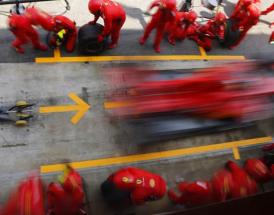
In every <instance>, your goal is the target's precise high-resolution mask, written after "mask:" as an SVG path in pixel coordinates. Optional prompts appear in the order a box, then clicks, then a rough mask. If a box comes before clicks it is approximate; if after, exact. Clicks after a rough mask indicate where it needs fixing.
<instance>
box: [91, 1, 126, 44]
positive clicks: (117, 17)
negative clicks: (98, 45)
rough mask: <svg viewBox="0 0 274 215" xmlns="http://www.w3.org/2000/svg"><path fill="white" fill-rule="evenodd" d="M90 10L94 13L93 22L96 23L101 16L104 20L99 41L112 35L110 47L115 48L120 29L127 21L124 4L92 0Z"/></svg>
mask: <svg viewBox="0 0 274 215" xmlns="http://www.w3.org/2000/svg"><path fill="white" fill-rule="evenodd" d="M89 10H90V12H91V13H92V14H93V15H94V20H93V21H92V22H90V23H91V24H96V22H97V20H98V19H99V17H102V18H103V20H104V30H103V32H102V33H101V35H99V37H98V41H99V42H101V41H103V40H104V38H105V37H106V36H109V35H110V36H111V43H110V45H109V48H110V49H112V48H115V47H116V46H117V44H118V41H119V37H120V31H121V28H122V27H123V25H124V23H125V21H126V12H125V10H124V8H123V7H122V5H120V4H119V3H117V2H115V1H111V0H90V1H89Z"/></svg>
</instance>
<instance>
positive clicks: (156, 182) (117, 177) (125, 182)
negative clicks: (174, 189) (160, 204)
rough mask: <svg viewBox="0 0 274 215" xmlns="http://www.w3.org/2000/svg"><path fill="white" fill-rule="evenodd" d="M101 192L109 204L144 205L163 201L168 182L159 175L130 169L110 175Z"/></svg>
mask: <svg viewBox="0 0 274 215" xmlns="http://www.w3.org/2000/svg"><path fill="white" fill-rule="evenodd" d="M101 191H102V194H103V196H104V197H105V199H106V200H107V201H108V202H109V203H112V204H113V203H129V204H130V203H131V204H134V205H142V204H144V203H145V202H146V201H153V200H158V199H161V198H162V197H163V196H164V195H165V192H166V182H165V181H164V179H163V178H162V177H161V176H159V175H156V174H153V173H150V172H148V171H146V170H142V169H138V168H134V167H128V168H123V169H120V170H118V171H117V172H115V173H113V174H112V175H110V176H109V177H108V179H107V180H106V181H105V182H104V183H103V184H102V185H101Z"/></svg>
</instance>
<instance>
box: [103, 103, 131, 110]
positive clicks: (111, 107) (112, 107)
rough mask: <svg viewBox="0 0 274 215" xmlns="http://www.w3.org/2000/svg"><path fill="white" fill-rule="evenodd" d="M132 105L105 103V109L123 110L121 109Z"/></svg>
mask: <svg viewBox="0 0 274 215" xmlns="http://www.w3.org/2000/svg"><path fill="white" fill-rule="evenodd" d="M129 105H130V103H129V102H123V101H122V102H119V101H117V102H105V103H104V108H105V109H114V108H121V107H127V106H129Z"/></svg>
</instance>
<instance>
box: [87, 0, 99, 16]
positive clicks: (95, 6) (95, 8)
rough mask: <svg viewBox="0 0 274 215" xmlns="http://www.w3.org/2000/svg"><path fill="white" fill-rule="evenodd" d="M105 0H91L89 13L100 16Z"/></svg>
mask: <svg viewBox="0 0 274 215" xmlns="http://www.w3.org/2000/svg"><path fill="white" fill-rule="evenodd" d="M102 5H103V0H90V1H89V3H88V8H89V11H90V12H91V13H92V14H98V13H100V12H101V8H102Z"/></svg>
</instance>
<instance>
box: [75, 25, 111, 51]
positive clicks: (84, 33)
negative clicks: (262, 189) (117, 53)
mask: <svg viewBox="0 0 274 215" xmlns="http://www.w3.org/2000/svg"><path fill="white" fill-rule="evenodd" d="M103 29H104V26H102V25H100V24H95V25H90V24H86V25H84V26H82V27H81V28H80V29H79V33H78V45H79V50H80V52H81V53H82V54H84V55H96V54H99V53H101V52H102V51H104V50H105V49H106V44H107V38H106V39H105V40H103V41H102V42H98V40H97V38H98V36H99V35H100V34H101V32H102V31H103Z"/></svg>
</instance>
